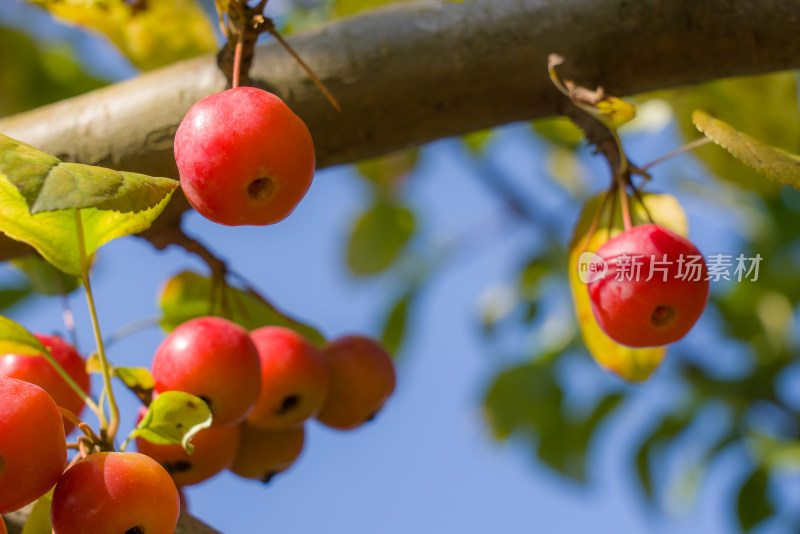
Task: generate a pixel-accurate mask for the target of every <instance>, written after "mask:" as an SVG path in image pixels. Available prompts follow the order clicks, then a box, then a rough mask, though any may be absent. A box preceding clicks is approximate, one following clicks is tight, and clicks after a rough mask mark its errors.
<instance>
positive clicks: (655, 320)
mask: <svg viewBox="0 0 800 534" xmlns="http://www.w3.org/2000/svg"><path fill="white" fill-rule="evenodd" d="M674 318H675V308H673V307H672V306H656V309H655V310H653V314H652V315H650V323H651V324H652V325H653V326H667V325H668V324H669V323H671V322H672V320H673V319H674Z"/></svg>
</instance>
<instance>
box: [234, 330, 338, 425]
mask: <svg viewBox="0 0 800 534" xmlns="http://www.w3.org/2000/svg"><path fill="white" fill-rule="evenodd" d="M250 337H251V338H252V339H253V343H255V345H256V348H258V354H259V356H260V357H261V393H260V395H259V397H258V401H256V405H255V408H253V411H252V412H250V415H249V416H248V417H247V422H248V423H249V424H250V425H252V426H255V427H259V428H263V429H272V430H277V429H282V428H291V427H296V426H297V425H299V424H300V423H302V422H303V421H305V420H306V419H308V418H309V417H311V416H313V415H315V414H316V413H317V412H318V411H319V409H320V408H321V407H322V403H323V402H325V398H326V396H327V395H328V370H327V368H326V367H325V360H323V359H322V354H320V351H319V350H317V348H316V347H315V346H314V345H312V344H311V343H309V342H308V341H307V340H306V339H305V338H303V336H301V335H300V334H298V333H297V332H295V331H293V330H290V329H288V328H281V327H277V326H265V327H264V328H259V329H258V330H255V331H253V332H251V333H250Z"/></svg>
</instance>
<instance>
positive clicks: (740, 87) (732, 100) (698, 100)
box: [657, 72, 800, 195]
mask: <svg viewBox="0 0 800 534" xmlns="http://www.w3.org/2000/svg"><path fill="white" fill-rule="evenodd" d="M657 94H658V96H660V97H662V98H664V99H665V100H667V101H668V102H669V103H670V104H671V105H672V107H673V109H674V111H675V117H676V118H677V120H678V125H679V126H680V129H681V132H683V135H684V138H685V139H686V140H687V141H690V140H692V139H695V138H696V137H697V129H696V128H695V126H694V124H693V122H692V113H693V112H694V110H696V109H703V110H705V111H706V112H708V113H709V114H710V115H712V116H714V117H719V118H720V119H722V120H724V121H726V122H728V123H729V124H735V125H736V126H737V128H738V129H740V130H742V131H746V132H748V134H749V135H751V136H753V137H755V138H756V139H760V140H761V141H762V142H764V143H765V144H767V145H771V146H780V147H785V148H786V149H788V150H791V151H793V152H797V151H798V150H800V121H797V120H787V117H797V116H798V114H800V106H798V98H797V94H798V92H797V79H796V77H795V74H794V73H793V72H780V73H772V74H766V75H760V76H746V77H738V78H726V79H721V80H715V81H712V82H708V83H704V84H701V85H695V86H689V87H682V88H679V89H673V90H670V91H662V92H659V93H657ZM692 154H693V155H694V156H696V157H697V158H700V160H702V162H703V163H705V164H706V166H707V167H708V168H709V169H710V170H711V171H712V172H713V173H714V174H715V175H716V176H717V177H719V178H720V179H721V180H725V181H728V182H733V183H735V184H738V185H740V186H742V187H746V188H748V189H750V190H755V191H758V192H759V193H762V194H770V195H774V194H776V193H777V192H778V186H777V184H775V183H772V182H770V181H767V180H764V179H763V178H761V177H760V176H759V175H758V173H756V172H755V171H753V170H751V169H750V168H748V167H746V166H744V165H742V164H741V163H739V162H738V161H736V160H735V159H733V158H731V157H730V156H729V155H728V154H726V153H725V152H723V151H721V150H719V149H717V148H716V147H714V146H705V147H700V148H698V149H695V150H693V151H692Z"/></svg>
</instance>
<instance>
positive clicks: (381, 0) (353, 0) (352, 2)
mask: <svg viewBox="0 0 800 534" xmlns="http://www.w3.org/2000/svg"><path fill="white" fill-rule="evenodd" d="M411 1H413V0H335V1H334V6H333V12H332V13H331V15H332V16H333V17H349V16H350V15H355V14H356V13H361V12H362V11H369V10H371V9H375V8H376V7H381V6H385V5H388V4H402V3H404V2H411Z"/></svg>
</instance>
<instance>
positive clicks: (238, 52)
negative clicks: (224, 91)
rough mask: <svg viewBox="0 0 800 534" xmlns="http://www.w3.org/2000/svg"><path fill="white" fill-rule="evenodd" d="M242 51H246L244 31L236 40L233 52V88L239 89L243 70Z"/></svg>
mask: <svg viewBox="0 0 800 534" xmlns="http://www.w3.org/2000/svg"><path fill="white" fill-rule="evenodd" d="M242 49H244V29H241V30H240V31H239V38H238V39H237V40H236V48H234V50H233V80H232V81H231V87H233V88H234V89H236V88H237V87H239V71H241V70H242Z"/></svg>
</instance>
